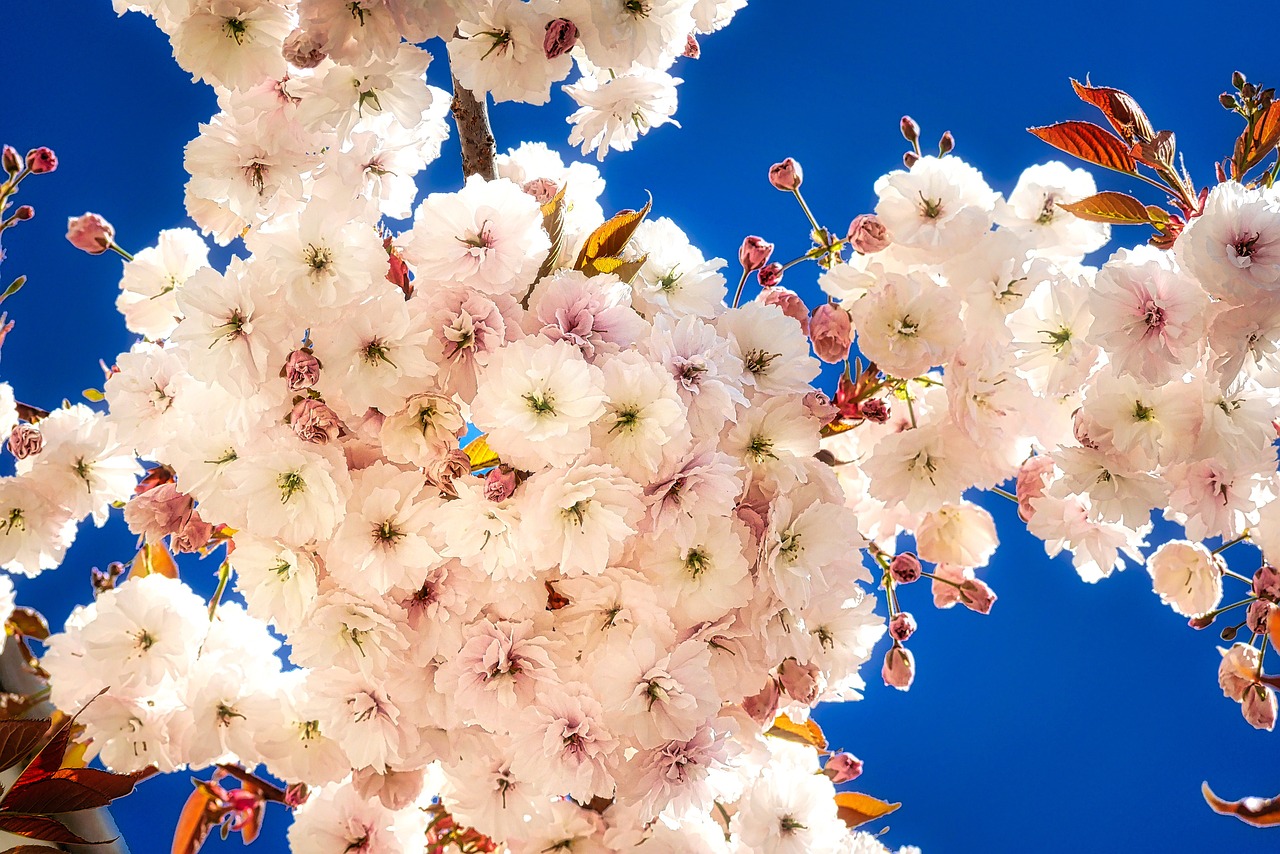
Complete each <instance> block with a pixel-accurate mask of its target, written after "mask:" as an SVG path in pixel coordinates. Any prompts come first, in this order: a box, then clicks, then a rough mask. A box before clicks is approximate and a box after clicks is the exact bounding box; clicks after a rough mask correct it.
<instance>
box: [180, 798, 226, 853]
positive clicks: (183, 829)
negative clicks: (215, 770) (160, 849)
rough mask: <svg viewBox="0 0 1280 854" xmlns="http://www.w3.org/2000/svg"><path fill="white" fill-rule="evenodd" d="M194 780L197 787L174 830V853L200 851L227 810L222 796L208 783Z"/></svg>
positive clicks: (185, 805)
mask: <svg viewBox="0 0 1280 854" xmlns="http://www.w3.org/2000/svg"><path fill="white" fill-rule="evenodd" d="M192 782H193V783H195V784H196V788H195V791H193V792H192V793H191V796H190V797H188V798H187V802H186V803H185V804H183V806H182V812H181V813H180V814H179V815H178V824H177V826H176V827H175V828H174V830H173V847H172V849H171V851H172V854H195V852H197V851H199V850H200V846H201V845H204V841H205V840H206V839H208V838H209V831H210V830H212V829H213V828H214V826H215V825H217V824H218V822H220V821H222V816H223V815H224V814H225V812H226V810H225V808H224V806H223V803H222V798H221V797H219V796H218V794H217V792H215V791H214V790H213V789H212V788H210V786H209V784H208V783H205V782H204V781H202V780H192Z"/></svg>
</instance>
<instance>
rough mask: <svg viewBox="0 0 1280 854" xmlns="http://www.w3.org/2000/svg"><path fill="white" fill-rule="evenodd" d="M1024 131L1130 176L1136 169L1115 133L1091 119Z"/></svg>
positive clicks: (1127, 150)
mask: <svg viewBox="0 0 1280 854" xmlns="http://www.w3.org/2000/svg"><path fill="white" fill-rule="evenodd" d="M1027 130H1029V131H1030V132H1031V133H1033V134H1035V135H1036V136H1038V137H1040V138H1041V139H1042V140H1044V141H1045V142H1047V143H1049V144H1050V145H1052V146H1053V147H1054V148H1057V149H1059V150H1061V151H1065V152H1066V153H1067V154H1072V155H1075V156H1076V157H1079V158H1080V159H1081V160H1084V161H1086V162H1089V163H1094V164H1097V165H1098V166H1105V167H1106V168H1108V169H1114V170H1116V171H1117V172H1123V173H1125V174H1126V175H1133V174H1135V173H1136V172H1137V170H1138V164H1137V162H1136V161H1134V159H1133V155H1132V154H1130V153H1129V147H1128V146H1127V145H1125V144H1124V142H1123V141H1121V139H1120V138H1119V137H1117V136H1116V135H1115V134H1112V133H1109V132H1108V131H1107V130H1106V129H1104V128H1101V127H1098V126H1097V125H1095V124H1093V123H1092V122H1058V123H1057V124H1056V125H1049V126H1048V127H1040V128H1027Z"/></svg>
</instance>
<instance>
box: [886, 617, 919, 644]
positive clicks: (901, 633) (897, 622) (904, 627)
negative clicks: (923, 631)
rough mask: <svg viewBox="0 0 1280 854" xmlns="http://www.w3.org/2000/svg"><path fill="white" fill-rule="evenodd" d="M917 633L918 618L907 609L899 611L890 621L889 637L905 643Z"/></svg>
mask: <svg viewBox="0 0 1280 854" xmlns="http://www.w3.org/2000/svg"><path fill="white" fill-rule="evenodd" d="M915 633H916V618H915V617H913V616H911V614H910V613H909V612H907V611H899V612H898V613H896V614H894V615H893V619H892V620H890V621H889V637H891V638H893V639H894V640H896V641H897V642H898V643H903V642H905V641H906V640H908V639H909V638H910V637H911V636H912V635H914V634H915Z"/></svg>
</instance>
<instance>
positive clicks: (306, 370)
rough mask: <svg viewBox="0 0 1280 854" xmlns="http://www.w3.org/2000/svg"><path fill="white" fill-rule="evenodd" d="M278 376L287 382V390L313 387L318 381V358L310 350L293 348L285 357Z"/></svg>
mask: <svg viewBox="0 0 1280 854" xmlns="http://www.w3.org/2000/svg"><path fill="white" fill-rule="evenodd" d="M280 376H282V377H284V378H285V381H286V382H287V383H288V384H289V391H303V390H304V389H309V388H314V387H315V384H316V383H317V382H319V381H320V360H319V359H317V358H316V357H315V354H314V353H312V352H311V351H310V350H294V351H293V352H292V353H290V354H289V358H287V359H285V362H284V367H283V368H281V369H280Z"/></svg>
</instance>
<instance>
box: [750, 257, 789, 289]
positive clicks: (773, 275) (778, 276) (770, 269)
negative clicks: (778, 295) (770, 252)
mask: <svg viewBox="0 0 1280 854" xmlns="http://www.w3.org/2000/svg"><path fill="white" fill-rule="evenodd" d="M784 272H786V271H785V270H783V269H782V265H781V264H779V263H778V262H777V261H774V262H773V263H772V264H765V265H764V266H763V267H761V268H760V271H759V272H758V273H756V278H757V279H759V280H760V287H762V288H771V287H773V286H774V285H776V284H778V283H779V282H781V281H782V274H783V273H784Z"/></svg>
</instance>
